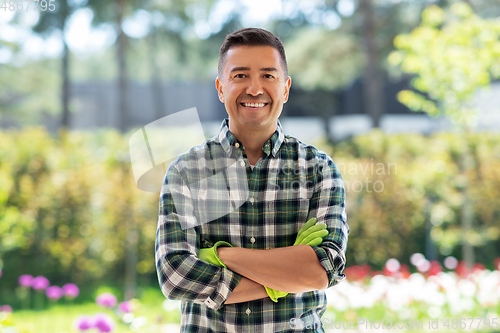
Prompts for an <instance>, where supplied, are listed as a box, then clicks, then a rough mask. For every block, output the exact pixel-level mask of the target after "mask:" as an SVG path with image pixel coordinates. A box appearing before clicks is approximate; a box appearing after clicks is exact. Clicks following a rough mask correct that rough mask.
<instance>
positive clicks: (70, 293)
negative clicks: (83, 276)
mask: <svg viewBox="0 0 500 333" xmlns="http://www.w3.org/2000/svg"><path fill="white" fill-rule="evenodd" d="M62 289H63V291H64V295H65V296H66V297H68V298H75V297H77V296H78V295H79V294H80V289H79V288H78V287H77V286H76V285H75V284H73V283H66V284H65V285H64V286H63V287H62Z"/></svg>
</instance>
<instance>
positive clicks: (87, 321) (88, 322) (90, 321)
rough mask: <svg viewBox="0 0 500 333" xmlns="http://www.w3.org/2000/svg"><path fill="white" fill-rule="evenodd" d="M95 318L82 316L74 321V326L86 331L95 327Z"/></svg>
mask: <svg viewBox="0 0 500 333" xmlns="http://www.w3.org/2000/svg"><path fill="white" fill-rule="evenodd" d="M94 325H95V323H94V318H92V317H90V316H85V315H84V316H80V317H78V318H76V319H75V321H74V322H73V326H74V327H76V328H77V329H79V330H80V331H86V330H89V329H91V328H94Z"/></svg>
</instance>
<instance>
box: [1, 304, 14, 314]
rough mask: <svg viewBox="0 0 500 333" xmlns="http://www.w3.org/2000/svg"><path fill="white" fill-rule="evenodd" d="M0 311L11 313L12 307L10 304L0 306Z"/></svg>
mask: <svg viewBox="0 0 500 333" xmlns="http://www.w3.org/2000/svg"><path fill="white" fill-rule="evenodd" d="M0 312H8V313H11V312H12V308H11V307H10V305H4V306H2V307H1V308H0Z"/></svg>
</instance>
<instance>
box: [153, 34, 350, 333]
mask: <svg viewBox="0 0 500 333" xmlns="http://www.w3.org/2000/svg"><path fill="white" fill-rule="evenodd" d="M290 85H291V78H290V77H289V76H288V70H287V65H286V57H285V51H284V48H283V44H282V43H281V41H280V40H279V39H278V38H277V37H276V36H274V35H273V34H272V33H270V32H268V31H266V30H263V29H256V28H246V29H240V30H237V31H235V32H233V33H232V34H230V35H228V36H227V37H226V39H225V41H224V43H223V45H222V46H221V49H220V55H219V77H218V78H217V79H216V88H217V92H218V96H219V99H220V101H221V102H222V103H224V105H225V108H226V111H227V113H228V118H227V119H225V120H224V121H223V122H222V126H221V129H220V132H219V135H217V136H215V137H214V138H211V139H209V140H207V141H206V142H204V143H203V144H201V145H200V146H197V147H194V148H193V149H192V150H190V151H189V152H187V153H184V154H182V155H181V156H179V158H178V159H177V160H176V161H174V162H173V163H172V164H171V165H170V167H169V169H168V171H167V175H166V177H165V181H164V186H163V190H162V193H161V195H160V212H159V221H158V231H157V239H156V264H157V271H158V278H159V282H160V285H161V288H162V291H163V293H164V294H165V296H166V297H167V298H169V299H173V300H181V301H182V307H181V309H182V318H181V331H182V332H214V333H215V332H297V331H301V332H323V331H324V330H323V326H322V324H321V316H322V315H323V313H324V312H325V310H326V308H327V302H326V295H325V292H324V290H323V289H326V288H328V287H332V286H334V285H336V284H337V283H338V282H339V281H341V280H342V279H344V277H345V276H344V275H343V274H342V271H343V269H344V266H345V250H346V247H347V236H348V234H349V228H348V225H347V223H346V214H345V197H344V187H343V183H342V178H341V175H340V172H339V170H338V169H337V167H336V166H335V164H334V163H333V161H332V159H331V158H330V157H329V156H328V155H326V154H325V153H324V152H321V151H319V150H317V149H316V148H315V147H313V146H310V145H307V144H305V143H302V142H300V141H299V140H297V139H296V138H293V137H291V136H288V135H285V134H284V133H283V130H282V127H281V125H280V122H279V120H278V118H279V116H280V115H281V112H282V109H283V104H284V103H286V102H287V100H288V95H289V91H290ZM200 152H201V154H200ZM227 158H234V159H235V160H237V161H239V162H240V163H241V165H242V167H243V168H244V169H243V170H244V171H243V174H241V173H240V174H238V175H237V176H236V178H238V177H239V178H243V179H240V181H244V182H245V185H246V184H248V190H247V192H244V193H245V194H248V198H246V199H247V200H246V202H244V203H243V204H242V205H241V206H239V207H235V206H233V208H234V209H232V210H231V211H230V212H228V213H227V214H224V215H223V216H220V217H217V218H215V219H213V220H210V221H207V222H206V223H204V222H203V221H199V220H200V216H201V215H200V214H199V213H197V209H198V207H197V205H196V202H197V198H195V197H193V196H194V195H193V193H194V192H193V191H192V188H191V187H190V186H189V184H193V183H194V182H196V181H200V182H202V181H204V179H199V178H200V174H203V172H202V170H206V169H207V166H209V165H217V163H220V161H221V160H222V161H223V160H225V159H227ZM214 174H215V172H214ZM219 174H223V172H220V173H218V174H217V175H219ZM201 178H203V177H201ZM229 178H230V177H225V178H224V177H215V178H214V180H211V181H212V182H215V183H216V182H217V181H220V182H221V184H222V186H223V187H224V188H225V186H226V185H225V184H228V183H227V182H228V179H229ZM233 178H234V177H233ZM229 181H231V179H229ZM233 181H234V179H233ZM224 182H225V183H224ZM219 185H220V184H219ZM215 186H218V185H217V184H216V185H215ZM228 189H229V187H228ZM198 193H201V192H198ZM241 193H243V192H241ZM241 193H239V194H241ZM232 195H233V194H232ZM175 198H177V199H175ZM211 200H214V201H213V202H214V203H215V204H214V205H212V206H211V208H210V209H212V210H218V209H219V206H220V201H221V200H223V199H220V198H214V199H211ZM227 200H229V199H227ZM222 206H224V205H222ZM226 206H230V203H229V201H228V202H227V205H226ZM182 221H191V222H192V227H190V228H183V227H182V224H181V222H182ZM316 222H318V223H317V224H316Z"/></svg>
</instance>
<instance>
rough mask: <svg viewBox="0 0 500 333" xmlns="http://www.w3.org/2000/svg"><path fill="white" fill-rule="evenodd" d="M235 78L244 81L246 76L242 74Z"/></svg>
mask: <svg viewBox="0 0 500 333" xmlns="http://www.w3.org/2000/svg"><path fill="white" fill-rule="evenodd" d="M234 77H235V78H237V79H243V78H245V77H246V75H245V74H241V73H240V74H236V75H235V76H234Z"/></svg>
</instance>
